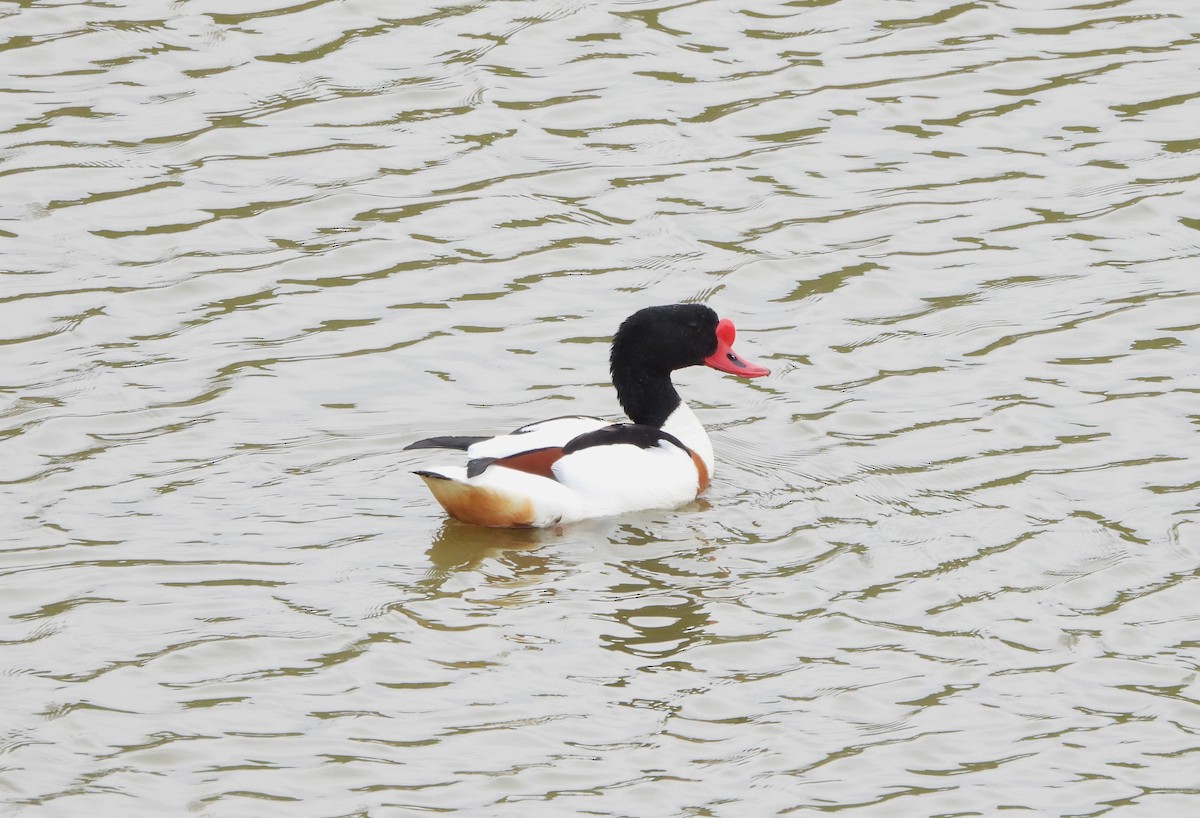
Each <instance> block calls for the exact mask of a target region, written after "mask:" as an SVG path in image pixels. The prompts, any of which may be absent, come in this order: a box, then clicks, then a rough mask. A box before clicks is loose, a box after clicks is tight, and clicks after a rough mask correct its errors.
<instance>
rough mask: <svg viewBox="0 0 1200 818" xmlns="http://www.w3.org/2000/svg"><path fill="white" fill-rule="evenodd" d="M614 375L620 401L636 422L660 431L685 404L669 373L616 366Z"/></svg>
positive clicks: (627, 413)
mask: <svg viewBox="0 0 1200 818" xmlns="http://www.w3.org/2000/svg"><path fill="white" fill-rule="evenodd" d="M612 376H613V386H615V387H616V388H617V400H619V401H620V402H621V408H622V409H624V410H625V414H626V415H628V416H629V419H630V420H632V421H633V422H634V423H644V424H646V425H647V426H654V427H656V428H659V429H661V428H662V425H663V424H664V423H666V422H667V418H669V417H670V416H671V413H672V412H674V411H675V410H676V409H678V408H679V404H680V403H682V401H681V400H680V399H679V393H678V392H676V391H675V385H674V384H673V383H671V373H670V372H663V371H655V370H652V369H637V370H636V371H635V370H634V369H633V368H631V367H622V366H614V367H613V373H612Z"/></svg>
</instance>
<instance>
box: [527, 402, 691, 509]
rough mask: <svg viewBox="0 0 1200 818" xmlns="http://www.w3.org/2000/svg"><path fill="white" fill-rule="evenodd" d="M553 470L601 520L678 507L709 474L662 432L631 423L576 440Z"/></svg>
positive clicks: (606, 427)
mask: <svg viewBox="0 0 1200 818" xmlns="http://www.w3.org/2000/svg"><path fill="white" fill-rule="evenodd" d="M551 469H552V472H553V475H554V479H555V480H557V481H558V482H559V483H561V484H562V485H563V486H565V487H567V488H570V489H572V490H573V491H575V492H577V493H578V494H580V495H581V496H584V497H587V498H589V500H590V502H592V503H593V504H595V505H596V506H598V507H600V508H601V509H602V511H601V513H602V514H618V513H621V512H624V511H632V510H637V509H644V508H666V507H671V506H676V505H680V504H683V503H686V502H690V501H691V500H694V499H695V498H696V497H697V495H699V494H700V492H702V491H704V489H705V488H707V487H708V469H707V468H706V466H705V465H704V461H703V460H701V459H700V457H699V456H698V455H696V453H695V452H693V451H692V450H691V449H689V448H688V447H687V446H685V445H684V444H683V443H682V442H680V440H679V439H678V438H676V437H675V436H674V435H671V434H669V433H667V432H664V431H663V430H662V429H659V428H657V427H654V426H645V425H641V424H635V423H615V424H610V425H608V426H605V427H603V428H601V429H596V430H594V431H591V432H587V433H585V434H582V435H580V436H578V437H576V438H575V439H574V440H572V441H571V442H570V443H569V444H567V446H565V447H564V448H563V454H562V456H561V457H559V458H557V459H556V460H555V461H554V463H553V464H552V466H551Z"/></svg>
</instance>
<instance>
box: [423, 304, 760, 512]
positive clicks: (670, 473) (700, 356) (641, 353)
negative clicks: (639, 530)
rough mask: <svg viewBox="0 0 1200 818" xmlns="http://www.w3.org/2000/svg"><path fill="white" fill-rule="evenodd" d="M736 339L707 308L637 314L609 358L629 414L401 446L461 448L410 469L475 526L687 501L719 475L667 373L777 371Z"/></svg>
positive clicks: (563, 419) (568, 418) (755, 374)
mask: <svg viewBox="0 0 1200 818" xmlns="http://www.w3.org/2000/svg"><path fill="white" fill-rule="evenodd" d="M735 336H736V330H735V328H734V325H733V322H732V321H730V320H729V319H728V318H719V317H718V316H717V313H716V312H715V311H714V310H713V309H712V308H711V307H708V306H706V305H704V304H669V305H663V306H654V307H646V308H644V309H641V310H638V311H637V312H635V313H633V314H632V315H630V316H629V317H628V318H626V319H625V320H624V321H623V322H622V323H621V325H620V328H619V329H618V330H617V333H616V335H615V336H613V340H612V349H611V354H610V357H609V369H610V372H611V373H612V383H613V387H614V388H615V389H616V392H617V401H618V402H619V403H620V404H621V408H622V409H624V410H625V414H626V416H627V417H628V419H629V422H623V421H622V422H616V423H614V422H613V421H612V420H608V419H605V418H601V417H593V416H590V415H565V416H560V417H555V418H550V419H547V420H541V421H537V422H534V423H529V424H526V425H524V426H521V427H520V428H518V429H514V430H513V431H511V432H509V433H507V434H501V435H497V436H494V437H487V436H473V435H451V436H441V437H429V438H424V439H422V440H418V441H416V442H415V443H411V444H409V445H408V446H406V447H405V449H406V450H411V449H451V450H459V451H463V452H465V453H466V459H467V462H466V464H465V465H461V464H460V465H448V466H439V467H436V468H425V469H420V470H417V471H414V472H413V473H414V474H415V475H417V476H418V477H419V478H421V479H422V480H423V481H424V482H425V485H426V486H428V488H429V490H430V492H432V494H433V496H434V499H436V500H437V502H438V503H440V504H441V506H442V508H443V509H444V510H445V511H446V513H447V514H448V515H449V516H451V517H453V518H454V519H456V520H459V521H461V522H463V523H468V524H471V525H479V526H491V527H498V528H546V527H551V526H557V525H560V524H566V523H572V522H577V521H580V520H586V519H592V518H597V517H611V516H616V515H620V514H626V513H630V512H634V511H644V510H648V509H657V508H676V507H678V506H681V505H684V504H686V503H689V502H691V501H693V500H695V499H696V498H697V497H699V496H700V495H701V494H702V493H703V492H704V490H705V489H706V488H708V485H709V483H710V481H711V480H712V477H713V472H714V467H715V463H714V459H713V446H712V442H711V441H710V440H709V439H708V433H707V432H705V430H704V426H703V425H702V424H701V423H700V421H699V419H698V418H697V417H696V414H695V413H694V412H693V411H692V410H691V409H690V408H689V407H688V405H687V404H686V403H684V402H683V400H682V399H681V398H680V397H679V393H678V392H677V391H676V389H675V385H674V383H672V381H671V373H673V372H675V371H676V370H679V369H684V368H686V367H690V366H700V365H704V366H708V367H711V368H713V369H716V370H718V371H720V372H725V373H728V374H731V375H737V376H738V377H741V378H760V377H762V376H764V375H769V374H770V370H769V369H767V368H766V367H763V366H759V365H757V364H753V363H750V362H748V361H746V360H744V359H743V358H741V357H739V356H738V355H737V353H735V352H734V351H733V341H734V338H735Z"/></svg>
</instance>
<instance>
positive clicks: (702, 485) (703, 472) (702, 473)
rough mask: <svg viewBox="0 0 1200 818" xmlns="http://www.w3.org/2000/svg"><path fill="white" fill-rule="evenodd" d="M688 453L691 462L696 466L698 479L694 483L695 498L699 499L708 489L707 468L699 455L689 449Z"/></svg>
mask: <svg viewBox="0 0 1200 818" xmlns="http://www.w3.org/2000/svg"><path fill="white" fill-rule="evenodd" d="M688 452H689V453H690V454H691V455H692V462H693V463H695V464H696V477H697V478H699V480H698V481H697V483H696V486H697V488H696V496H697V497H699V496H700V495H701V494H703V493H704V490H705V489H706V488H708V466H706V465H704V461H703V460H701V459H700V455H698V454H696V453H695V452H693V451H692V450H691V449H688Z"/></svg>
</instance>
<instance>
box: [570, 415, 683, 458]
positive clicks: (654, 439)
mask: <svg viewBox="0 0 1200 818" xmlns="http://www.w3.org/2000/svg"><path fill="white" fill-rule="evenodd" d="M663 441H666V442H667V443H671V444H674V445H675V446H678V447H679V448H681V449H683V450H684V451H685V452H686V451H689V449H688V447H687V446H684V445H683V443H681V442H680V440H679V438H677V437H675V435H673V434H670V433H668V432H664V431H663V430H662V429H659V428H658V427H656V426H647V425H646V424H644V423H614V424H613V425H611V426H605V427H604V428H603V429H597V430H596V431H594V432H584V433H583V434H581V435H579V436H578V437H576V438H573V439H572V440H571V442H570V443H568V444H567V445H566V446H564V447H563V456H564V457H565V456H566V455H569V454H572V453H574V452H577V451H579V450H580V449H588V448H591V447H592V446H617V445H621V444H624V445H629V446H637V447H638V448H639V449H652V448H654V447H655V446H657V445H658V444H660V443H662V442H663Z"/></svg>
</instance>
